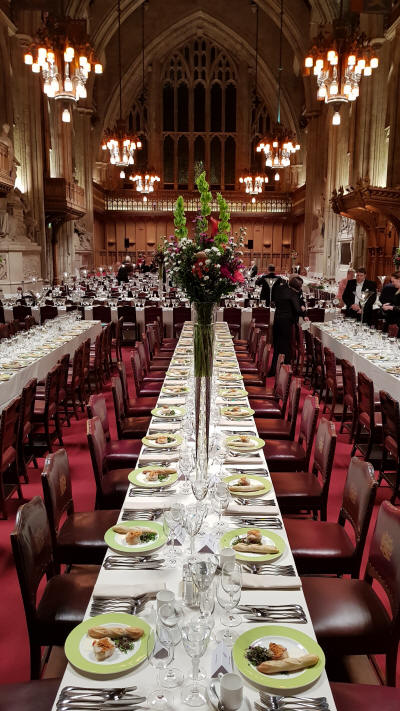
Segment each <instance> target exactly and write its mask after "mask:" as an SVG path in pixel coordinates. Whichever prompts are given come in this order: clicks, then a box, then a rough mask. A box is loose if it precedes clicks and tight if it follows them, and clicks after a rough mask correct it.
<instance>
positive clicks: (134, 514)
mask: <svg viewBox="0 0 400 711" xmlns="http://www.w3.org/2000/svg"><path fill="white" fill-rule="evenodd" d="M162 512H163V510H162V509H153V510H152V511H146V510H140V509H135V510H133V509H122V517H121V519H122V521H134V520H135V519H136V518H139V519H144V520H147V521H154V520H155V519H156V518H158V517H159V516H161V514H162Z"/></svg>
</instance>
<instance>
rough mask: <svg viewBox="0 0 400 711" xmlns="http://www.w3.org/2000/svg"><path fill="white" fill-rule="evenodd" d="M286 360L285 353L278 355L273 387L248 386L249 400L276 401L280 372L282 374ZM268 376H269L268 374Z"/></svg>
mask: <svg viewBox="0 0 400 711" xmlns="http://www.w3.org/2000/svg"><path fill="white" fill-rule="evenodd" d="M268 345H269V346H270V344H268ZM270 348H271V346H270ZM269 354H270V353H269ZM268 357H269V355H268ZM284 360H285V356H284V355H283V353H280V354H279V355H278V360H277V362H276V370H275V377H274V382H273V385H272V387H271V386H268V385H264V386H260V385H248V386H247V387H246V390H247V393H248V397H249V398H256V399H257V400H276V394H277V388H278V380H279V372H280V369H281V366H282V365H284ZM268 362H269V361H268ZM267 375H268V372H267Z"/></svg>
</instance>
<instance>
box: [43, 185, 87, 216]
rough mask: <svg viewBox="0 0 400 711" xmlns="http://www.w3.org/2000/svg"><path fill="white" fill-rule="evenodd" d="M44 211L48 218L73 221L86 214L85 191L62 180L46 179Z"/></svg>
mask: <svg viewBox="0 0 400 711" xmlns="http://www.w3.org/2000/svg"><path fill="white" fill-rule="evenodd" d="M45 211H46V214H47V215H48V216H54V217H57V218H64V220H65V221H66V220H73V219H74V218H76V217H82V215H84V214H85V212H86V199H85V191H84V189H83V188H81V187H80V186H79V185H76V184H75V183H70V182H68V181H67V180H65V179H64V178H46V180H45Z"/></svg>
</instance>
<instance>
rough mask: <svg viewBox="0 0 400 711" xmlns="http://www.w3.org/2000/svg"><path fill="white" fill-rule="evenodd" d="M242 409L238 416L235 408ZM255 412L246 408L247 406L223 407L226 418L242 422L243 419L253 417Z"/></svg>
mask: <svg viewBox="0 0 400 711" xmlns="http://www.w3.org/2000/svg"><path fill="white" fill-rule="evenodd" d="M237 407H239V408H240V412H239V413H238V414H237V413H235V411H234V408H237ZM254 413H255V411H254V410H252V409H251V407H246V406H245V405H243V406H242V405H232V407H221V414H222V415H224V417H229V419H231V420H241V419H242V418H248V417H253V415H254Z"/></svg>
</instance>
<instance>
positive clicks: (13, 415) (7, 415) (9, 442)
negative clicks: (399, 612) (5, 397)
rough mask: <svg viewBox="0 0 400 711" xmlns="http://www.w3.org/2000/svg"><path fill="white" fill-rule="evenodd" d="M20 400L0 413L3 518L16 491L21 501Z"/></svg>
mask: <svg viewBox="0 0 400 711" xmlns="http://www.w3.org/2000/svg"><path fill="white" fill-rule="evenodd" d="M20 407H21V398H20V397H16V398H15V399H14V400H12V401H11V402H10V403H9V404H8V405H6V407H5V408H4V409H3V411H2V413H1V419H0V505H1V509H2V513H3V518H4V519H6V518H7V505H6V501H7V499H9V498H10V497H11V496H12V495H13V493H14V492H15V491H16V492H17V494H18V498H19V499H22V498H23V497H22V490H21V485H20V483H19V478H18V466H17V464H18V462H17V437H18V425H19V415H20Z"/></svg>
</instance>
